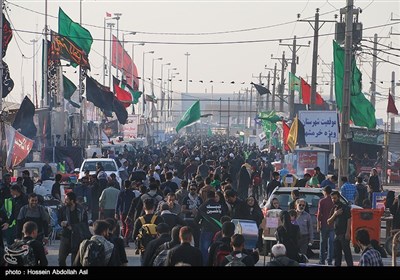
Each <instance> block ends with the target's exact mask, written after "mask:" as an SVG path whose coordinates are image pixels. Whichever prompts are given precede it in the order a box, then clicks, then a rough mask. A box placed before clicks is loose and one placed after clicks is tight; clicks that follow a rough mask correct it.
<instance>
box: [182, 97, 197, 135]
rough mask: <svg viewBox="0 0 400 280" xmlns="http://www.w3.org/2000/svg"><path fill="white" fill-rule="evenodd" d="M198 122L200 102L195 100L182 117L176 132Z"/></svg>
mask: <svg viewBox="0 0 400 280" xmlns="http://www.w3.org/2000/svg"><path fill="white" fill-rule="evenodd" d="M198 120H200V101H199V100H197V101H196V102H195V103H193V105H192V106H190V108H189V109H188V110H187V111H186V112H185V114H184V115H183V116H182V119H181V121H180V122H179V123H178V125H177V126H176V132H179V130H181V129H182V128H183V127H185V126H187V125H189V124H192V123H194V122H196V121H198Z"/></svg>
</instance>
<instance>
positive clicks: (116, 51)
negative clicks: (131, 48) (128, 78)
mask: <svg viewBox="0 0 400 280" xmlns="http://www.w3.org/2000/svg"><path fill="white" fill-rule="evenodd" d="M114 15H115V17H114V19H115V20H117V43H119V36H118V35H119V34H118V33H119V19H120V18H121V16H122V13H114ZM110 40H111V36H110ZM122 55H124V54H123V53H122ZM119 59H120V58H119V57H118V49H117V50H115V60H116V61H115V64H116V65H115V69H116V70H117V78H118V66H119ZM122 59H123V57H122ZM110 73H111V72H110Z"/></svg>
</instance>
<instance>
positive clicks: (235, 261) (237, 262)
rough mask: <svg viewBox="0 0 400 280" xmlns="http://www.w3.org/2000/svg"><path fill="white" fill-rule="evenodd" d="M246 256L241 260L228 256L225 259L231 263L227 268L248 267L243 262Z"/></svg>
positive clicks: (243, 255)
mask: <svg viewBox="0 0 400 280" xmlns="http://www.w3.org/2000/svg"><path fill="white" fill-rule="evenodd" d="M246 256H247V255H246V254H242V256H241V257H240V258H238V257H236V255H235V256H232V255H228V256H226V257H225V258H226V259H227V260H228V261H229V262H228V263H227V264H226V265H225V266H246V265H245V264H244V262H242V260H243V259H244V258H245V257H246Z"/></svg>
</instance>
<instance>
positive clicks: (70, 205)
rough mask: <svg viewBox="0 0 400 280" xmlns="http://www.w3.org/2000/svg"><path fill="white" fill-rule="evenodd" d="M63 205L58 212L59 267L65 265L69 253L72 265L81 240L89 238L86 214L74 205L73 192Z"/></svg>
mask: <svg viewBox="0 0 400 280" xmlns="http://www.w3.org/2000/svg"><path fill="white" fill-rule="evenodd" d="M64 204H65V205H64V206H63V207H61V208H60V210H59V211H58V223H59V225H60V226H61V227H62V233H61V240H60V248H59V250H58V265H59V266H66V265H67V263H66V259H67V256H68V255H69V253H71V263H73V261H74V260H75V256H76V254H77V252H78V249H79V244H80V243H81V241H82V240H84V239H86V238H89V237H90V235H89V233H90V232H89V225H88V217H87V212H86V211H85V209H84V208H83V207H82V206H81V205H79V204H78V203H76V194H75V193H74V192H69V193H67V194H66V195H65V201H64ZM85 235H86V236H85Z"/></svg>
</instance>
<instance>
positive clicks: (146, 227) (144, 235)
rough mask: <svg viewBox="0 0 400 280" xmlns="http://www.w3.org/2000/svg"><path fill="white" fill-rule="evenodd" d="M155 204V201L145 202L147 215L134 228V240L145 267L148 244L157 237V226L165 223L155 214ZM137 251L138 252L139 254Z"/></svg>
mask: <svg viewBox="0 0 400 280" xmlns="http://www.w3.org/2000/svg"><path fill="white" fill-rule="evenodd" d="M154 208H155V203H154V200H153V199H146V200H145V201H144V202H143V210H144V212H145V215H143V216H141V217H139V218H138V219H137V220H136V221H135V224H134V226H133V236H132V237H133V240H136V243H137V250H138V251H140V253H141V256H140V263H141V265H143V260H144V259H143V257H144V251H145V250H146V246H147V245H148V243H149V242H150V241H151V240H153V239H155V238H156V236H157V230H156V225H158V224H160V223H163V222H164V220H163V218H162V217H160V216H157V215H155V214H154ZM138 251H137V252H138Z"/></svg>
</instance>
